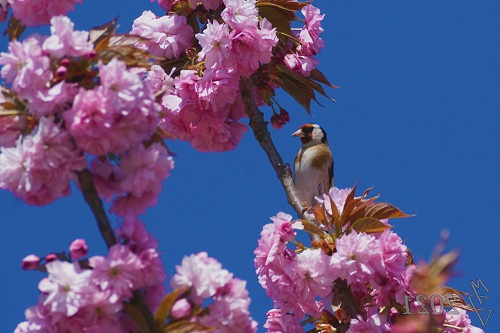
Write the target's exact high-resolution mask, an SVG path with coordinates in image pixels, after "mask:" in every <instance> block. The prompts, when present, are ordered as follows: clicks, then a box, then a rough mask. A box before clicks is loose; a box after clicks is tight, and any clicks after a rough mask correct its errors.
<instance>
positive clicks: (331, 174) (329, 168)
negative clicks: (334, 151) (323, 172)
mask: <svg viewBox="0 0 500 333" xmlns="http://www.w3.org/2000/svg"><path fill="white" fill-rule="evenodd" d="M334 164H335V163H334V161H333V156H332V163H331V164H330V166H329V167H328V177H329V178H328V179H329V180H330V187H333V179H334V178H333V177H334V176H333V167H334Z"/></svg>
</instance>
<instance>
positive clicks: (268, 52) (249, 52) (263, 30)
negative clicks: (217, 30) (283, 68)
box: [230, 0, 278, 76]
mask: <svg viewBox="0 0 500 333" xmlns="http://www.w3.org/2000/svg"><path fill="white" fill-rule="evenodd" d="M243 1H244V0H243ZM230 38H231V42H232V47H231V50H232V56H233V57H234V59H235V60H236V63H237V64H238V71H239V73H240V75H242V76H250V75H251V74H253V72H255V71H256V70H257V68H259V65H260V63H263V64H267V63H269V62H270V61H271V57H272V49H273V47H274V46H276V44H277V42H278V38H277V36H276V29H274V28H273V27H272V25H271V23H270V22H269V21H268V20H267V19H265V18H264V19H262V20H261V21H260V22H259V26H257V25H256V26H248V27H246V28H245V29H244V30H233V31H232V32H231V34H230Z"/></svg>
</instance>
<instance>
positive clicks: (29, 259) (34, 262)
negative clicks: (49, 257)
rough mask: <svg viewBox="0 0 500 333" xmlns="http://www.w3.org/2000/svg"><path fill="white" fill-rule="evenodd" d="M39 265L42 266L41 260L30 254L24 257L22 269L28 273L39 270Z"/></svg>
mask: <svg viewBox="0 0 500 333" xmlns="http://www.w3.org/2000/svg"><path fill="white" fill-rule="evenodd" d="M38 264H40V258H39V257H37V256H36V255H34V254H30V255H29V256H26V257H24V259H23V261H22V263H21V267H22V269H24V270H26V271H30V270H33V269H35V268H37V267H38Z"/></svg>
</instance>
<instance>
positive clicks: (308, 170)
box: [292, 124, 333, 207]
mask: <svg viewBox="0 0 500 333" xmlns="http://www.w3.org/2000/svg"><path fill="white" fill-rule="evenodd" d="M292 136H296V137H299V138H300V141H302V147H301V148H300V150H299V152H298V153H297V156H296V157H295V162H294V165H293V169H294V170H293V174H294V179H293V180H294V184H295V188H296V190H297V194H298V196H299V198H300V200H301V203H303V205H304V204H306V205H307V206H309V207H310V206H313V204H314V197H315V196H321V195H322V194H323V193H326V192H328V191H329V190H330V188H331V187H332V186H333V155H332V152H331V150H330V147H329V146H328V140H327V135H326V132H325V130H324V129H323V128H321V126H319V125H318V124H305V125H302V126H300V128H299V129H298V130H297V131H296V132H294V133H293V134H292Z"/></svg>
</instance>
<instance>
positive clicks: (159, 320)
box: [154, 289, 182, 329]
mask: <svg viewBox="0 0 500 333" xmlns="http://www.w3.org/2000/svg"><path fill="white" fill-rule="evenodd" d="M181 291H182V290H181V289H177V290H174V291H172V292H171V293H169V294H166V295H165V296H164V297H163V299H162V300H161V303H160V306H159V307H158V310H156V313H155V315H154V320H155V324H156V326H157V327H161V328H162V329H163V326H164V325H165V321H166V320H167V318H168V316H169V315H170V310H171V309H172V306H173V305H174V303H175V301H176V300H177V297H178V296H179V294H180V293H181Z"/></svg>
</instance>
